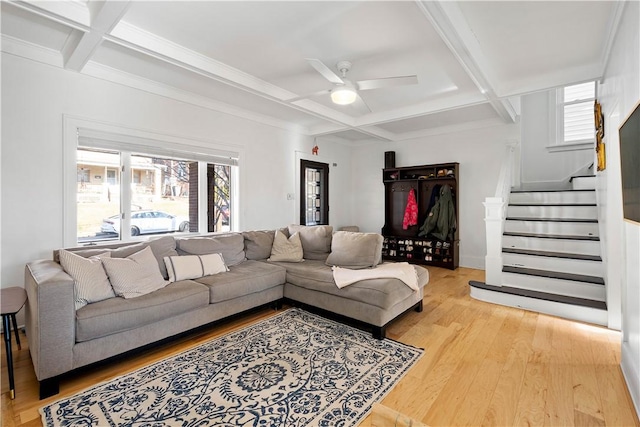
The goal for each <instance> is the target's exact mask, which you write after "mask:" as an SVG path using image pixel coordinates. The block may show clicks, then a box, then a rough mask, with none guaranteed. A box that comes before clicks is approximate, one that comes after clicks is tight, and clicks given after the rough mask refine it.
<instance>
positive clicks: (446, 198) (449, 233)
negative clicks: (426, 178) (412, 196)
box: [418, 184, 456, 240]
mask: <svg viewBox="0 0 640 427" xmlns="http://www.w3.org/2000/svg"><path fill="white" fill-rule="evenodd" d="M455 229H456V208H455V207H454V206H453V196H452V194H451V187H450V186H449V185H446V184H445V185H443V186H442V187H441V188H440V197H438V200H437V201H436V203H435V205H433V208H431V212H429V215H428V216H427V218H426V219H425V220H424V224H422V227H420V233H418V236H426V235H428V234H431V235H432V236H433V237H435V238H436V239H439V240H453V232H454V231H455Z"/></svg>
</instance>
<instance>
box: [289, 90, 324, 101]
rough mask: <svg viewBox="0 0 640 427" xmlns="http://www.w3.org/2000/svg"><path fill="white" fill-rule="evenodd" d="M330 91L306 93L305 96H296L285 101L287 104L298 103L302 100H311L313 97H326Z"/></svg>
mask: <svg viewBox="0 0 640 427" xmlns="http://www.w3.org/2000/svg"><path fill="white" fill-rule="evenodd" d="M331 91H332V89H325V90H321V91H318V92H313V93H308V94H306V95H302V96H297V97H295V98H290V99H285V101H287V102H296V101H300V100H302V99H307V98H313V97H314V96H320V95H326V94H328V93H331Z"/></svg>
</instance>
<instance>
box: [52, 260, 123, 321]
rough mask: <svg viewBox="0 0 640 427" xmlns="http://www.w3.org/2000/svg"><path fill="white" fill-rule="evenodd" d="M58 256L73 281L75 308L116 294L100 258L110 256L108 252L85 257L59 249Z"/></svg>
mask: <svg viewBox="0 0 640 427" xmlns="http://www.w3.org/2000/svg"><path fill="white" fill-rule="evenodd" d="M59 257H60V265H62V268H64V271H66V272H67V274H69V276H71V277H72V278H73V281H74V290H75V305H76V310H77V309H79V308H82V307H84V306H85V305H87V304H91V303H93V302H98V301H102V300H105V299H108V298H113V297H115V296H116V294H115V293H114V292H113V288H112V287H111V282H109V278H108V277H107V273H106V272H105V271H104V267H102V260H103V259H105V258H110V257H111V254H110V253H109V252H105V253H103V254H98V255H94V256H91V257H89V258H85V257H81V256H80V255H76V254H74V253H73V252H69V251H66V250H64V249H60V251H59Z"/></svg>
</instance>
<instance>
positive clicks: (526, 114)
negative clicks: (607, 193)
mask: <svg viewBox="0 0 640 427" xmlns="http://www.w3.org/2000/svg"><path fill="white" fill-rule="evenodd" d="M550 98H553V99H555V91H547V92H538V93H533V94H530V95H526V96H523V97H522V100H521V108H522V116H521V129H522V147H521V150H522V158H523V159H526V161H524V162H523V163H522V170H521V173H522V176H521V180H522V185H523V187H527V186H529V187H539V186H542V187H549V186H554V185H558V183H566V182H567V180H568V178H569V177H570V176H571V175H572V174H574V173H575V172H576V171H578V170H580V169H581V168H583V167H584V166H586V165H588V164H590V163H592V162H593V151H592V150H580V151H560V152H550V151H549V149H548V148H547V146H550V145H552V144H553V143H554V142H553V141H551V139H550V135H551V134H552V133H553V132H554V131H555V123H552V121H551V120H550V111H549V110H550V105H551V104H550ZM552 128H554V129H552Z"/></svg>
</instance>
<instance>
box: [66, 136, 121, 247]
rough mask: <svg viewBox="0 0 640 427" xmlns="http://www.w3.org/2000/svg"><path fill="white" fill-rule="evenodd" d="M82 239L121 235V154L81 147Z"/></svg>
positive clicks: (79, 210)
mask: <svg viewBox="0 0 640 427" xmlns="http://www.w3.org/2000/svg"><path fill="white" fill-rule="evenodd" d="M76 158H77V169H78V187H77V199H78V204H77V211H76V212H77V216H78V222H77V234H78V242H80V243H82V242H89V241H95V240H113V239H119V238H120V187H119V185H118V182H119V181H120V180H119V174H118V171H119V170H120V155H119V154H118V153H111V152H105V151H95V150H88V149H82V148H79V149H78V150H77V152H76Z"/></svg>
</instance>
